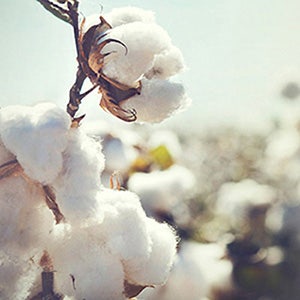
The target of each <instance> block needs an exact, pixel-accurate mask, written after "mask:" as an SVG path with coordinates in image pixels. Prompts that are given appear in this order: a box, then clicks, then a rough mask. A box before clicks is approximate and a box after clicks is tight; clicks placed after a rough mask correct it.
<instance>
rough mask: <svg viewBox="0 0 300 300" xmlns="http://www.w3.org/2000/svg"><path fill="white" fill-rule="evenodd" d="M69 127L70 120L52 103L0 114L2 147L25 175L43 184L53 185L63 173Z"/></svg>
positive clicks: (3, 111)
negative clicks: (22, 169) (12, 155)
mask: <svg viewBox="0 0 300 300" xmlns="http://www.w3.org/2000/svg"><path fill="white" fill-rule="evenodd" d="M70 125H71V119H70V117H69V116H68V115H67V114H66V113H65V112H64V111H63V110H61V109H59V108H58V107H56V106H55V105H54V104H50V103H43V104H39V105H36V106H34V107H32V108H29V107H24V106H8V107H6V108H2V109H1V110H0V127H1V131H0V132H1V139H2V142H3V144H4V145H5V147H6V148H7V150H9V151H10V152H11V153H13V154H14V155H15V156H16V157H17V159H18V161H19V162H20V164H21V165H22V167H23V168H24V170H25V173H26V174H27V175H28V176H29V177H31V178H32V179H34V180H37V181H38V182H41V183H43V184H47V183H50V182H52V181H53V180H54V179H55V178H56V177H57V175H58V173H59V172H60V171H61V168H62V164H63V158H62V152H63V151H64V150H65V148H66V146H67V134H68V129H69V127H70Z"/></svg>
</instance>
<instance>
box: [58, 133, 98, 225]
mask: <svg viewBox="0 0 300 300" xmlns="http://www.w3.org/2000/svg"><path fill="white" fill-rule="evenodd" d="M67 143H68V144H67V148H66V150H65V152H64V156H63V159H64V162H63V172H62V173H61V174H60V176H59V177H58V178H57V180H56V181H55V184H54V185H53V186H54V188H55V190H56V193H57V199H58V202H59V205H60V207H61V210H62V211H63V214H64V215H65V217H66V219H69V220H70V219H71V218H72V220H74V221H76V220H77V219H78V217H80V218H88V217H91V216H92V215H93V213H94V210H95V207H96V205H97V201H96V195H97V193H98V191H99V189H100V187H101V181H100V176H101V173H102V171H103V168H104V156H103V154H102V152H101V145H100V143H98V142H96V141H95V140H94V139H92V138H91V137H88V136H87V135H86V134H85V133H84V132H83V131H81V130H80V128H76V129H70V132H69V137H68V140H67Z"/></svg>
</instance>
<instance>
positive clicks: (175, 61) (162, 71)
mask: <svg viewBox="0 0 300 300" xmlns="http://www.w3.org/2000/svg"><path fill="white" fill-rule="evenodd" d="M184 69H185V63H184V59H183V56H182V53H181V51H180V50H179V49H178V48H177V47H175V46H170V47H169V48H168V49H165V50H164V51H163V52H161V53H159V54H157V55H155V58H154V63H153V66H152V68H151V69H150V70H149V71H148V72H147V73H146V74H145V77H146V78H147V79H152V78H158V79H167V78H169V77H171V76H173V75H175V74H178V73H179V72H181V71H183V70H184Z"/></svg>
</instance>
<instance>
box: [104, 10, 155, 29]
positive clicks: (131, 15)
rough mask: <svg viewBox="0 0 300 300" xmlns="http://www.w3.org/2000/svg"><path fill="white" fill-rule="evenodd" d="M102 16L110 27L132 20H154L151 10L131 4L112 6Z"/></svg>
mask: <svg viewBox="0 0 300 300" xmlns="http://www.w3.org/2000/svg"><path fill="white" fill-rule="evenodd" d="M104 17H105V19H106V20H107V21H108V23H109V24H110V25H111V26H112V27H116V26H120V25H123V24H127V23H132V22H145V23H153V22H155V16H154V12H153V11H150V10H144V9H141V8H138V7H132V6H127V7H119V8H114V9H113V10H112V11H111V12H109V13H108V14H105V16H104Z"/></svg>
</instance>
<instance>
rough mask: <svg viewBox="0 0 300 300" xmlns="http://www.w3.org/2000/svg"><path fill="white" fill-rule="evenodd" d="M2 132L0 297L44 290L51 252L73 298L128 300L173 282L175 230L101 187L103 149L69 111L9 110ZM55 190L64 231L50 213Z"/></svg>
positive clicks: (1, 117)
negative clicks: (44, 273)
mask: <svg viewBox="0 0 300 300" xmlns="http://www.w3.org/2000/svg"><path fill="white" fill-rule="evenodd" d="M0 128H1V129H0V137H1V143H0V159H1V162H0V163H1V180H0V185H1V188H0V193H1V204H0V206H1V209H0V212H1V218H0V219H1V222H0V245H1V249H0V262H1V268H0V298H1V299H20V300H21V299H27V297H29V299H30V298H31V297H34V296H35V294H36V293H38V292H41V285H40V284H41V279H40V273H41V272H42V271H43V265H42V264H40V263H39V261H40V259H41V258H42V257H43V256H44V255H45V251H46V253H48V256H49V257H50V259H51V261H52V262H51V265H53V266H52V267H51V268H53V271H55V281H56V284H55V286H56V291H57V292H58V293H60V294H62V295H64V296H65V297H66V299H67V297H68V299H70V298H71V299H116V300H120V299H126V298H127V297H132V296H135V295H137V294H138V292H139V291H141V290H142V289H143V288H144V287H147V286H155V285H160V284H162V283H164V282H165V281H166V279H167V276H168V273H169V271H170V268H171V266H172V263H173V260H174V257H175V252H176V245H177V238H176V236H175V234H174V231H173V230H172V229H171V228H170V227H169V226H168V225H166V224H162V223H158V222H156V221H154V220H153V219H151V218H148V217H147V216H146V214H145V212H144V210H143V209H142V206H141V203H140V200H139V198H138V196H137V195H136V194H134V193H132V192H129V191H123V190H116V189H106V188H104V187H103V186H102V185H101V181H100V176H101V172H102V170H103V168H104V156H103V154H102V152H101V145H100V144H99V143H98V142H97V141H95V140H93V139H92V138H90V137H88V136H87V135H86V134H85V133H84V132H83V131H82V130H81V129H80V128H71V120H70V117H69V116H68V115H67V113H65V112H64V111H63V110H61V109H60V108H58V107H56V106H55V105H53V104H48V103H45V104H38V105H36V106H34V107H24V106H10V107H6V108H2V109H1V110H0ZM10 166H14V168H10V169H8V168H9V167H10ZM50 188H51V189H52V190H53V191H54V193H55V195H56V204H57V205H58V209H59V210H60V212H61V213H62V214H63V216H64V220H63V221H61V222H60V223H59V224H55V222H54V216H53V214H52V212H51V210H50V209H49V208H48V207H47V205H46V201H45V198H46V197H47V193H46V191H47V190H48V189H50ZM48 196H49V195H48ZM52 200H53V199H52ZM52 208H53V207H52ZM39 289H40V290H39Z"/></svg>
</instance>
